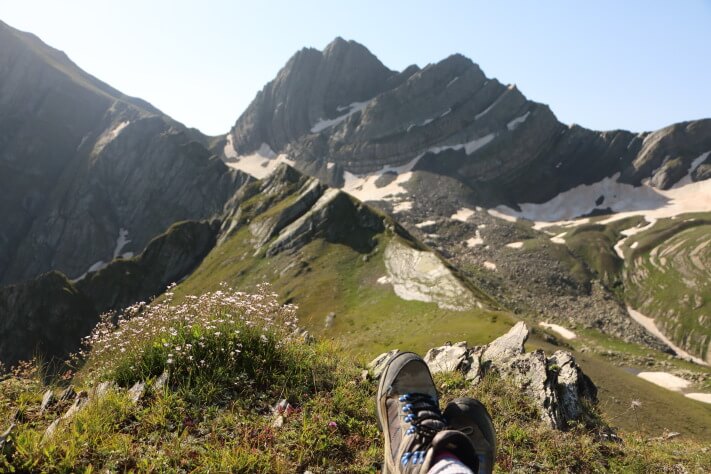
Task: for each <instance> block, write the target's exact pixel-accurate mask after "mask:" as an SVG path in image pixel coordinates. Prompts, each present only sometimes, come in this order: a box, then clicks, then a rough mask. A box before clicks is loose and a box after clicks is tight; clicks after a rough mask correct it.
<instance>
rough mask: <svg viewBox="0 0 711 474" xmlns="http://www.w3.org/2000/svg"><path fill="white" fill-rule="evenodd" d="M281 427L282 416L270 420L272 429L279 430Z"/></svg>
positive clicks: (282, 424)
mask: <svg viewBox="0 0 711 474" xmlns="http://www.w3.org/2000/svg"><path fill="white" fill-rule="evenodd" d="M282 426H284V416H283V415H276V416H274V418H272V428H281V427H282Z"/></svg>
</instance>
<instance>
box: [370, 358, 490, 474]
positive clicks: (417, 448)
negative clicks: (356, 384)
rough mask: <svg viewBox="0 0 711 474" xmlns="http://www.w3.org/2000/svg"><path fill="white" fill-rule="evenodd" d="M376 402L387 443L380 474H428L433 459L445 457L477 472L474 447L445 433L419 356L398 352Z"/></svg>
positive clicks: (385, 372)
mask: <svg viewBox="0 0 711 474" xmlns="http://www.w3.org/2000/svg"><path fill="white" fill-rule="evenodd" d="M376 402H377V407H378V427H379V428H380V430H381V431H382V432H383V434H384V437H385V461H384V463H383V473H384V474H385V473H390V474H396V473H409V474H414V473H420V474H423V473H426V472H427V471H429V469H430V468H431V467H432V465H433V463H434V460H435V456H436V455H437V454H439V453H446V452H448V453H450V454H453V455H454V456H456V457H457V458H459V460H460V461H461V462H462V463H464V464H465V465H467V466H469V467H470V469H472V471H474V472H477V470H478V460H477V455H476V452H475V450H474V446H473V445H472V443H471V441H470V440H469V438H468V437H467V436H466V435H465V434H463V433H461V432H459V431H453V430H449V429H447V423H446V421H445V419H444V417H443V416H442V413H441V412H440V410H439V402H438V397H437V389H436V388H435V385H434V382H433V381H432V375H431V374H430V370H429V368H427V364H426V363H425V362H424V361H423V360H422V358H421V357H420V356H418V355H417V354H413V353H411V352H401V353H398V354H395V355H394V356H393V357H392V358H391V359H390V361H389V362H388V364H387V366H386V367H385V370H383V373H382V375H381V376H380V383H379V385H378V394H377V399H376Z"/></svg>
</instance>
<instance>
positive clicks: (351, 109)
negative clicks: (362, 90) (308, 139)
mask: <svg viewBox="0 0 711 474" xmlns="http://www.w3.org/2000/svg"><path fill="white" fill-rule="evenodd" d="M369 102H370V101H369V100H366V101H365V102H353V103H352V104H350V105H347V106H338V107H336V110H338V111H339V112H343V111H344V110H347V112H346V113H345V114H343V115H339V116H338V117H336V118H333V119H328V120H324V119H320V120H319V121H317V122H316V123H315V124H314V126H313V127H311V133H319V132H321V131H323V130H326V129H327V128H331V127H333V126H334V125H338V124H339V123H341V122H343V121H344V120H345V119H347V118H348V117H350V116H351V115H353V114H354V113H356V112H360V111H361V110H363V109H365V107H366V106H367V105H368V103H369Z"/></svg>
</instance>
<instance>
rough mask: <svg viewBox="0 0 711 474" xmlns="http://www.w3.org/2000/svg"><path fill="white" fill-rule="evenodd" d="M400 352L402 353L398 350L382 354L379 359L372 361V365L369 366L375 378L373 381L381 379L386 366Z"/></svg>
mask: <svg viewBox="0 0 711 474" xmlns="http://www.w3.org/2000/svg"><path fill="white" fill-rule="evenodd" d="M398 352H400V351H399V350H398V349H393V350H391V351H388V352H385V353H383V354H380V355H379V356H378V357H376V358H375V359H373V360H372V361H370V363H369V364H368V370H370V374H371V376H372V377H373V380H378V379H379V378H380V375H381V374H382V373H383V370H385V366H387V365H388V362H389V361H390V359H391V358H392V357H393V356H394V355H395V354H397V353H398Z"/></svg>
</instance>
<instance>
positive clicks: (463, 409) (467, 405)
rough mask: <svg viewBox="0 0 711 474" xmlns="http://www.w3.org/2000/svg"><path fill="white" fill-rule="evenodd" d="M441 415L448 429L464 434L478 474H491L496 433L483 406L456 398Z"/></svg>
mask: <svg viewBox="0 0 711 474" xmlns="http://www.w3.org/2000/svg"><path fill="white" fill-rule="evenodd" d="M442 415H443V416H444V419H445V420H446V421H447V424H448V425H449V428H450V429H453V430H457V431H460V432H462V433H464V434H465V435H467V437H468V438H469V440H470V441H471V443H472V445H474V450H475V451H476V454H477V457H478V459H479V474H491V472H492V471H493V470H494V462H495V460H496V431H495V430H494V424H493V423H492V421H491V416H489V412H488V411H486V408H485V407H484V405H482V404H481V402H480V401H479V400H475V399H473V398H456V399H454V400H452V401H451V402H449V403H448V404H447V406H446V407H445V408H444V413H443V414H442Z"/></svg>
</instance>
